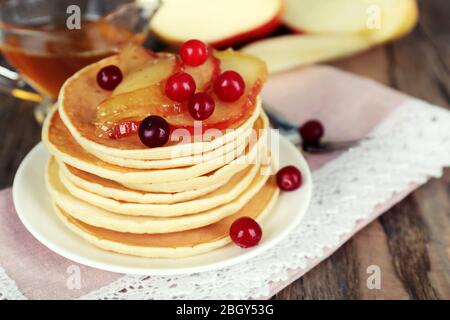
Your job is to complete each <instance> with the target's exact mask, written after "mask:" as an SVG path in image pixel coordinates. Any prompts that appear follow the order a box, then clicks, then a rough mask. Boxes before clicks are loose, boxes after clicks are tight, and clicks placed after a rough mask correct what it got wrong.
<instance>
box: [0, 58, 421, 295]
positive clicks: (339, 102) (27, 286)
mask: <svg viewBox="0 0 450 320" xmlns="http://www.w3.org/2000/svg"><path fill="white" fill-rule="evenodd" d="M407 99H409V97H407V96H406V95H404V94H401V93H399V92H397V91H394V90H391V89H389V88H386V87H384V86H382V85H379V84H377V83H375V82H373V81H370V80H367V79H363V78H360V77H357V76H354V75H351V74H348V73H345V72H342V71H339V70H336V69H334V68H331V67H324V66H315V67H310V68H307V69H302V70H296V71H292V72H288V73H283V74H280V75H277V76H274V77H272V78H271V79H270V80H269V82H268V84H267V85H266V87H265V89H264V92H263V100H264V102H265V103H267V104H268V105H270V106H271V107H272V108H275V109H278V110H279V111H280V112H282V113H284V114H285V115H286V116H287V117H288V118H290V119H292V121H294V122H297V123H298V124H301V123H303V122H304V121H306V120H308V119H312V118H315V119H320V121H322V123H323V124H324V126H325V128H326V136H329V137H332V138H333V139H335V140H341V139H342V140H348V139H357V138H362V137H364V136H366V135H367V134H368V133H369V132H370V131H371V130H373V129H374V128H375V127H376V126H377V124H379V123H380V122H381V121H382V120H383V119H384V118H386V117H387V115H388V114H389V113H390V112H391V111H393V110H394V109H395V108H396V107H398V106H399V105H400V104H401V103H402V102H404V101H405V100H407ZM338 156H339V153H332V154H327V155H321V156H307V160H308V162H309V165H310V166H311V169H312V170H316V169H318V168H320V167H321V166H322V165H324V164H325V163H327V162H328V161H332V160H333V159H334V158H336V157H338ZM415 187H416V186H410V187H409V188H407V189H406V190H404V191H403V192H401V193H399V194H397V195H394V196H393V197H392V199H390V200H389V201H388V202H386V203H384V204H382V205H379V206H378V207H377V208H375V210H374V212H373V214H372V216H371V217H370V218H369V219H366V220H364V221H360V222H359V223H358V224H357V225H356V226H355V228H354V230H353V231H352V232H351V233H349V234H347V235H346V236H344V237H342V240H341V242H340V243H339V245H337V246H335V247H333V248H328V249H327V250H326V253H325V256H323V257H321V258H320V259H315V260H311V261H309V263H308V267H307V268H305V269H299V270H294V271H291V272H290V273H289V274H290V277H289V279H287V280H286V281H283V282H277V283H273V284H272V287H271V295H273V294H275V293H276V292H278V291H279V290H281V289H282V288H284V287H285V286H286V285H288V284H289V283H291V282H293V281H294V280H296V279H297V278H298V277H300V276H302V275H303V274H304V273H306V272H307V271H308V270H310V269H311V268H313V267H314V266H316V265H317V264H318V263H319V262H320V261H322V260H323V259H325V258H326V257H327V256H329V255H330V254H332V253H333V252H334V251H335V250H337V249H338V247H339V246H341V245H342V244H343V243H344V242H345V241H347V240H348V239H349V238H350V237H351V236H352V235H353V234H355V233H356V232H357V231H358V230H360V229H361V228H363V227H364V226H365V225H367V224H368V223H370V222H371V221H372V220H373V219H375V218H376V217H378V216H379V215H380V214H382V213H383V212H385V211H386V210H387V209H389V208H390V207H391V206H393V205H394V204H395V203H397V202H398V201H400V200H401V199H402V198H403V197H405V196H406V195H407V194H408V193H409V192H411V191H412V190H413V189H414V188H415ZM72 265H77V264H75V263H74V262H72V261H70V260H67V259H65V258H62V257H60V256H58V255H57V254H55V253H53V252H51V251H50V250H48V249H47V248H46V247H44V246H43V245H41V244H40V243H39V242H38V241H37V240H35V239H34V238H33V237H32V236H31V235H30V234H29V233H28V231H27V230H26V229H25V228H24V227H23V226H22V224H21V223H20V221H19V219H18V217H17V215H16V213H15V211H14V206H13V203H12V198H11V190H10V189H7V190H4V191H2V192H0V293H1V291H2V288H1V286H2V281H1V280H2V279H1V272H2V269H1V268H3V269H4V271H5V273H6V275H7V276H8V278H9V279H12V280H13V281H14V282H15V285H16V286H17V289H18V290H19V291H20V292H21V293H22V294H23V295H24V296H25V297H26V298H28V299H72V298H77V297H81V296H83V295H85V294H87V293H89V292H91V291H93V290H96V289H99V288H101V287H103V286H105V285H107V284H109V283H111V282H113V281H115V280H117V279H118V278H120V277H121V276H122V275H120V274H115V273H111V272H106V271H101V270H97V269H93V268H89V267H85V266H79V267H80V268H81V272H82V275H83V277H82V283H81V289H72V290H71V289H69V288H68V286H67V281H68V277H69V275H70V268H69V267H70V266H72ZM68 268H69V269H68ZM69 287H70V286H69Z"/></svg>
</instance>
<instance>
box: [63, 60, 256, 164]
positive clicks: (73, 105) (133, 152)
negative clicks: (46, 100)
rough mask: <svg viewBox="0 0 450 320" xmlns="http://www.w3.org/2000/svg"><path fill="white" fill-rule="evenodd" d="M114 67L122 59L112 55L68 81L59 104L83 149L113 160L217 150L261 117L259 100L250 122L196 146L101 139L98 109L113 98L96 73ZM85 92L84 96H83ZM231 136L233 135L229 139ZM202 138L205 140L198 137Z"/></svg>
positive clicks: (168, 156)
mask: <svg viewBox="0 0 450 320" xmlns="http://www.w3.org/2000/svg"><path fill="white" fill-rule="evenodd" d="M110 64H114V65H117V66H118V67H119V68H120V67H121V66H122V65H123V61H120V57H119V56H117V55H116V56H112V57H108V58H106V59H103V60H101V61H98V62H96V63H94V64H91V65H89V66H87V67H85V68H83V69H81V70H80V71H78V72H77V73H75V74H74V75H73V76H72V77H70V78H69V79H67V80H66V81H65V83H64V85H63V86H62V88H61V90H60V94H59V97H58V105H59V106H60V116H61V119H62V121H63V122H64V124H65V126H66V127H67V128H68V130H69V131H70V133H71V135H72V136H73V137H74V139H75V141H77V142H78V143H79V144H80V145H81V146H82V147H83V148H85V149H86V150H89V151H90V152H91V153H94V152H95V153H98V152H99V153H103V154H109V155H111V156H113V157H119V158H130V159H144V160H153V159H170V158H172V155H173V154H179V155H183V156H189V155H191V154H198V153H203V152H207V151H210V150H214V149H216V148H218V147H220V146H222V145H223V144H224V143H225V141H231V140H233V138H232V137H239V136H241V135H242V130H245V129H248V128H251V127H252V126H253V123H254V122H255V121H256V119H257V118H258V113H259V112H260V109H261V100H260V98H258V99H257V102H256V105H255V109H254V111H253V112H252V113H251V114H250V116H249V117H248V118H247V119H243V120H242V121H241V122H238V123H235V124H233V125H232V126H230V128H229V129H236V130H230V131H227V133H226V134H224V135H222V136H221V137H219V138H217V139H214V140H212V141H199V142H194V143H186V144H181V145H180V144H177V143H176V142H169V143H168V144H166V145H165V146H164V147H160V148H151V149H149V148H147V147H146V146H144V145H142V143H140V141H139V140H138V139H136V138H135V137H124V138H121V139H110V138H109V137H106V136H103V137H99V136H98V135H97V131H96V130H95V129H96V128H95V126H94V125H93V121H94V119H95V118H96V112H97V106H98V105H99V104H100V102H102V101H103V100H104V99H106V98H108V97H109V96H110V95H111V92H110V91H106V90H101V89H100V88H98V85H97V83H96V75H97V72H98V71H99V70H100V69H101V68H102V67H104V66H107V65H110ZM80 93H83V94H80ZM230 136H232V137H231V138H230ZM198 138H199V139H202V138H203V137H198Z"/></svg>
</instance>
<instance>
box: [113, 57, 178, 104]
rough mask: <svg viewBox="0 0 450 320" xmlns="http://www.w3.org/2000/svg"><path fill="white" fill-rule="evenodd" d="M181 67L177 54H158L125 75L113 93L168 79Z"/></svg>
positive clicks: (143, 86)
mask: <svg viewBox="0 0 450 320" xmlns="http://www.w3.org/2000/svg"><path fill="white" fill-rule="evenodd" d="M178 68H179V63H178V59H177V57H176V56H175V55H169V54H166V55H158V56H157V57H156V58H153V59H150V60H148V59H147V63H145V64H144V65H143V66H141V67H139V68H136V69H135V70H134V71H133V72H131V73H130V74H128V75H125V78H124V79H123V81H122V82H121V83H120V84H119V85H118V86H117V87H116V89H114V91H113V93H112V95H113V96H116V95H118V94H122V93H126V92H131V91H134V90H138V89H142V88H145V87H148V86H151V85H153V84H158V83H160V82H162V81H164V80H166V79H167V78H168V77H169V76H170V75H171V74H173V73H174V72H176V71H177V69H178Z"/></svg>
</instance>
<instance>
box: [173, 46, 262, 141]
mask: <svg viewBox="0 0 450 320" xmlns="http://www.w3.org/2000/svg"><path fill="white" fill-rule="evenodd" d="M215 55H216V57H217V58H218V59H219V60H220V66H221V70H222V71H227V70H234V71H236V72H239V73H240V74H241V76H242V77H243V79H244V81H245V91H244V94H243V95H242V97H241V98H239V100H237V101H235V102H231V103H229V102H223V101H221V100H220V99H219V98H218V97H217V96H216V95H215V94H213V93H212V97H213V99H214V101H215V105H216V107H215V109H214V113H213V114H212V115H211V117H209V118H208V119H206V120H204V121H203V122H202V126H203V128H204V129H208V128H217V129H224V128H226V127H228V126H230V125H232V124H233V123H235V122H237V121H239V120H242V119H244V118H245V117H247V116H248V115H249V114H251V112H252V111H253V110H254V107H255V101H256V97H257V96H258V94H259V92H260V91H261V88H262V85H263V84H264V82H265V81H266V78H267V68H266V65H265V63H264V62H263V61H262V60H260V59H258V58H255V57H254V56H251V55H248V54H245V53H241V52H236V51H233V50H226V51H221V52H216V53H215ZM182 110H183V108H182ZM166 120H167V122H169V123H170V124H171V125H172V126H173V127H182V128H186V129H188V130H190V131H191V132H193V119H192V117H191V116H190V115H189V113H186V112H181V113H179V114H173V113H171V114H168V115H167V118H166Z"/></svg>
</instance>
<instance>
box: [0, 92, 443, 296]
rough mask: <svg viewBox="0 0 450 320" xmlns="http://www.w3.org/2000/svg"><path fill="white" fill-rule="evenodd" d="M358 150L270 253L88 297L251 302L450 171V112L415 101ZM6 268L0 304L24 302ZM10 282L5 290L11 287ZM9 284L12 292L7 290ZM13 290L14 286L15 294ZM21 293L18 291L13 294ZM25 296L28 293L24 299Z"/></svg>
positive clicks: (320, 183) (335, 166)
mask: <svg viewBox="0 0 450 320" xmlns="http://www.w3.org/2000/svg"><path fill="white" fill-rule="evenodd" d="M370 136H371V137H372V139H367V140H364V141H363V142H362V143H361V144H360V145H358V146H357V147H355V148H353V149H351V150H349V151H347V152H345V153H343V154H342V155H341V156H340V157H338V158H337V159H336V160H334V161H331V162H329V163H328V164H326V165H325V166H324V167H322V168H320V169H319V170H317V171H315V172H314V173H313V184H314V195H313V199H312V202H311V207H310V209H309V210H308V212H307V214H306V215H305V218H304V220H303V221H302V223H301V224H300V225H299V226H298V228H297V229H296V230H295V231H294V232H292V233H291V234H290V235H289V236H288V237H287V238H286V239H285V240H283V241H282V242H281V243H280V244H279V245H277V246H276V247H274V248H272V249H270V250H268V251H267V252H266V253H264V254H262V255H261V256H258V257H256V258H253V259H252V260H250V261H247V262H245V263H240V264H238V265H235V266H233V267H229V268H227V269H223V270H219V271H211V272H204V273H198V274H192V275H184V276H173V277H154V276H151V277H150V276H133V275H126V276H123V277H121V278H120V279H118V280H117V281H115V282H113V283H111V284H109V285H107V286H105V287H103V288H100V289H98V290H95V291H93V292H91V293H89V294H87V295H85V296H83V297H81V298H82V299H183V298H185V299H187V298H188V299H194V300H197V299H252V298H260V297H264V296H268V295H269V294H270V287H269V286H270V283H271V282H277V281H283V280H286V279H287V277H288V271H289V270H290V269H298V268H306V267H307V266H308V263H310V262H311V260H310V259H312V258H321V257H323V255H324V248H334V247H336V246H337V245H338V244H339V243H340V238H341V237H342V236H343V235H345V234H349V233H352V231H353V230H354V227H355V224H356V223H357V221H359V220H363V219H368V218H369V216H370V215H371V213H372V212H373V210H374V208H375V207H376V206H377V205H378V204H382V203H384V202H386V201H388V200H389V199H390V198H391V197H392V195H393V194H394V193H396V192H401V191H403V190H405V189H406V188H407V187H408V186H410V185H411V184H412V183H418V184H421V183H424V182H425V181H427V179H428V178H429V177H438V176H440V175H441V174H442V168H443V167H445V166H450V113H449V112H447V111H445V110H443V109H441V108H438V107H434V106H431V105H429V104H427V103H425V102H423V101H420V100H415V99H411V100H408V101H407V102H406V103H405V104H404V105H402V106H401V107H399V108H397V109H396V110H395V111H394V112H392V113H391V114H390V115H389V116H388V118H387V119H385V120H384V121H383V122H382V123H381V124H380V125H379V126H378V127H377V128H376V129H375V130H374V131H373V132H372V133H371V135H370ZM4 276H6V275H3V276H2V269H0V299H1V297H2V294H3V295H4V296H6V297H8V298H9V297H19V296H21V294H20V293H19V292H15V291H17V288H16V287H15V285H14V283H13V282H12V284H11V283H9V284H8V280H5V279H6V278H4ZM4 283H6V290H5V287H4ZM8 285H9V287H8ZM8 288H10V289H9V290H10V291H9V292H8ZM13 291H14V292H13ZM22 297H23V296H22Z"/></svg>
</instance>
